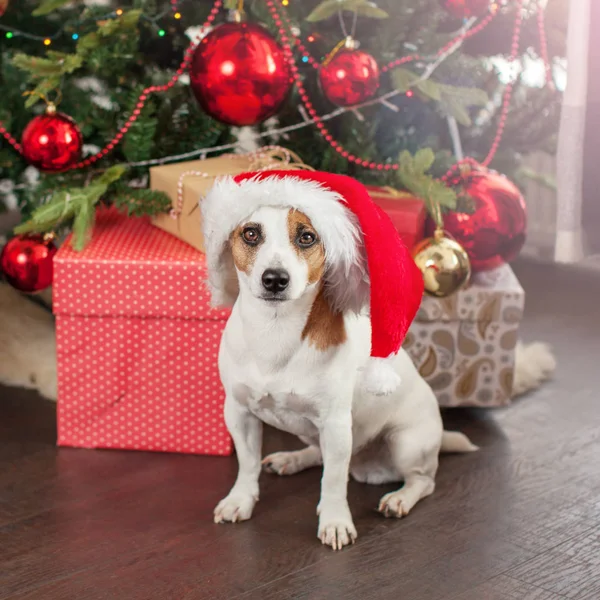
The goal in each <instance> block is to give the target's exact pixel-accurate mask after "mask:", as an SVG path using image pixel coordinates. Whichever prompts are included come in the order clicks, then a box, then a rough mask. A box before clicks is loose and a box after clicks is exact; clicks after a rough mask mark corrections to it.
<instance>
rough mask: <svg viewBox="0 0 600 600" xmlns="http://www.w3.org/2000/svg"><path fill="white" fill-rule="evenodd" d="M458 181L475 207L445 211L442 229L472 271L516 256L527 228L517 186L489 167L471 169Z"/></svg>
mask: <svg viewBox="0 0 600 600" xmlns="http://www.w3.org/2000/svg"><path fill="white" fill-rule="evenodd" d="M459 184H462V187H463V189H464V191H465V193H466V194H467V195H468V196H470V197H471V199H472V200H473V201H474V203H475V210H474V212H473V213H470V214H469V213H464V212H449V213H447V214H445V215H444V230H445V231H447V232H448V233H449V234H450V235H451V236H452V237H454V239H455V240H456V241H457V242H458V243H459V244H460V245H461V246H462V247H463V248H464V249H465V250H466V252H467V254H468V255H469V258H470V259H471V267H472V269H473V271H487V270H489V269H494V268H496V267H499V266H500V265H502V264H504V263H505V262H510V261H511V260H513V259H514V258H516V256H517V255H518V254H519V252H520V251H521V248H522V247H523V244H524V243H525V234H526V230H527V213H526V210H525V200H524V199H523V196H522V195H521V192H520V191H519V189H518V188H517V186H516V185H514V184H513V183H512V182H511V181H509V180H508V179H507V178H506V177H504V176H502V175H500V174H498V173H493V172H490V171H471V172H470V173H468V174H466V175H464V176H463V177H462V180H459ZM431 228H432V229H433V226H431Z"/></svg>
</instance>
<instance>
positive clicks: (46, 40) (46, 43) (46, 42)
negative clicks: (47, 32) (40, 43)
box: [44, 38, 52, 46]
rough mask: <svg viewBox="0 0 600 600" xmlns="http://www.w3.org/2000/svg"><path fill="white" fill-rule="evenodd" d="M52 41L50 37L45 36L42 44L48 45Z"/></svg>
mask: <svg viewBox="0 0 600 600" xmlns="http://www.w3.org/2000/svg"><path fill="white" fill-rule="evenodd" d="M51 43H52V40H51V39H50V38H46V39H45V40H44V46H49V45H50V44H51Z"/></svg>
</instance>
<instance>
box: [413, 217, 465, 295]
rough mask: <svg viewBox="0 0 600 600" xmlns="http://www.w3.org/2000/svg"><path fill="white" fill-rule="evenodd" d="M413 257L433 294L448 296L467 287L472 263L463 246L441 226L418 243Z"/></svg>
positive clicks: (426, 287) (426, 285)
mask: <svg viewBox="0 0 600 600" xmlns="http://www.w3.org/2000/svg"><path fill="white" fill-rule="evenodd" d="M413 258H414V260H415V263H417V266H418V267H419V269H420V271H421V273H423V280H424V282H425V291H426V292H427V293H428V294H429V295H430V296H437V297H438V298H443V297H444V296H449V295H450V294H453V293H454V292H456V291H458V290H459V289H461V288H462V287H463V286H466V285H467V283H468V282H469V278H470V277H471V263H470V262H469V257H468V255H467V253H466V252H465V250H464V248H463V247H462V246H461V245H460V244H459V243H458V242H455V241H454V240H452V239H450V238H449V237H447V236H446V235H445V233H444V231H443V229H441V228H439V227H438V229H436V230H435V232H434V234H433V237H430V238H426V239H424V240H423V241H422V242H420V243H418V244H417V245H416V246H415V248H414V250H413Z"/></svg>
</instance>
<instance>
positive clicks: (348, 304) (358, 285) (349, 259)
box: [324, 211, 370, 313]
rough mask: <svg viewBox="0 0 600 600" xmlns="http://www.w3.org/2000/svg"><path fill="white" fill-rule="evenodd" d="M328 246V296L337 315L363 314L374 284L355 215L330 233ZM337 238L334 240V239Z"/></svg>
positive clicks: (326, 292) (326, 258)
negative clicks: (344, 313)
mask: <svg viewBox="0 0 600 600" xmlns="http://www.w3.org/2000/svg"><path fill="white" fill-rule="evenodd" d="M328 237H329V238H330V239H329V240H328V242H329V243H326V245H325V262H326V265H327V268H326V270H325V275H324V279H325V294H326V296H327V299H328V300H329V302H330V304H331V307H332V309H333V310H334V311H336V312H346V311H352V312H355V313H360V312H362V311H363V310H364V309H365V308H367V307H368V306H369V299H370V291H369V290H370V283H369V274H368V268H367V257H366V253H365V247H364V242H363V239H362V233H361V232H360V228H359V226H358V223H357V222H356V219H355V218H354V215H352V213H350V211H347V221H346V222H345V223H340V224H339V226H338V227H337V228H335V229H334V230H333V232H331V231H330V232H329V236H328ZM331 238H333V239H331Z"/></svg>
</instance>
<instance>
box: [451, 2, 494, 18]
mask: <svg viewBox="0 0 600 600" xmlns="http://www.w3.org/2000/svg"><path fill="white" fill-rule="evenodd" d="M440 3H441V5H442V6H443V7H444V8H445V9H446V11H448V13H449V14H450V15H452V16H453V17H456V18H457V19H470V18H471V17H481V16H483V15H485V13H486V12H487V11H488V10H489V9H490V0H440Z"/></svg>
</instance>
